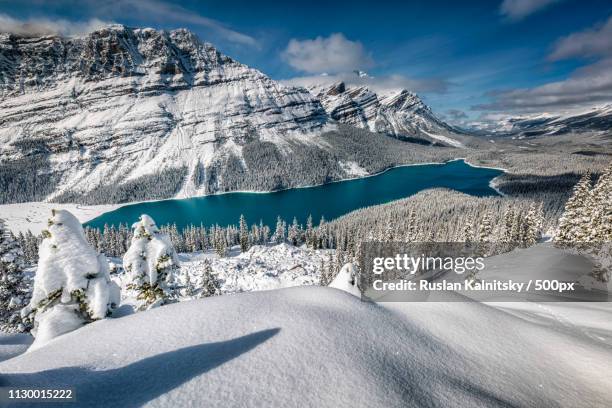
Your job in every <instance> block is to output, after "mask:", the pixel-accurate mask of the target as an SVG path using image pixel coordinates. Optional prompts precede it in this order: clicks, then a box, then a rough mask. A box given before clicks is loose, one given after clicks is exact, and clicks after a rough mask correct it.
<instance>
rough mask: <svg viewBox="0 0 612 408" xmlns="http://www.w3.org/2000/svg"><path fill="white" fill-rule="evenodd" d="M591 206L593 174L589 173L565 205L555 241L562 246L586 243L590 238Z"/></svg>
mask: <svg viewBox="0 0 612 408" xmlns="http://www.w3.org/2000/svg"><path fill="white" fill-rule="evenodd" d="M590 204H591V174H590V173H587V174H585V175H584V176H582V178H581V179H580V181H579V182H578V184H576V186H575V187H574V191H573V192H572V195H571V197H570V198H569V199H568V200H567V202H566V203H565V209H564V211H563V215H562V216H561V218H560V219H559V229H558V233H557V235H556V237H555V241H556V242H557V243H560V244H562V245H570V246H571V245H573V244H576V243H579V242H584V241H585V240H587V239H588V236H589V221H590V214H589V213H590V210H591V208H590Z"/></svg>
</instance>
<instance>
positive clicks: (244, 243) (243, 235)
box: [239, 214, 249, 252]
mask: <svg viewBox="0 0 612 408" xmlns="http://www.w3.org/2000/svg"><path fill="white" fill-rule="evenodd" d="M239 224H240V250H241V251H242V252H246V251H248V250H249V226H248V225H247V222H246V219H245V218H244V215H242V214H241V215H240V221H239Z"/></svg>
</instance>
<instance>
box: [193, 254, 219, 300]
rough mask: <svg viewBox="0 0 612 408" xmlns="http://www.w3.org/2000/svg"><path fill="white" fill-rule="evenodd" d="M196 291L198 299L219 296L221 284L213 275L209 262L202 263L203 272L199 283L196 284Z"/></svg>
mask: <svg viewBox="0 0 612 408" xmlns="http://www.w3.org/2000/svg"><path fill="white" fill-rule="evenodd" d="M198 290H199V294H198V297H200V298H204V297H210V296H216V295H220V294H221V282H219V280H218V279H217V276H216V275H215V274H214V272H213V270H212V266H211V265H210V261H209V260H206V261H205V262H204V270H203V271H202V278H201V281H200V282H198Z"/></svg>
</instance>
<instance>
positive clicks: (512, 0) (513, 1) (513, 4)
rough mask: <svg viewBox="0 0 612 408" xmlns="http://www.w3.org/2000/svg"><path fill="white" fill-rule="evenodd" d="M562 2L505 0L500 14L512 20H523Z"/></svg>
mask: <svg viewBox="0 0 612 408" xmlns="http://www.w3.org/2000/svg"><path fill="white" fill-rule="evenodd" d="M559 1H562V0H504V1H503V2H502V4H501V6H500V7H499V12H500V14H502V15H503V16H505V17H507V18H509V19H510V20H515V21H516V20H521V19H523V18H525V17H527V16H528V15H530V14H533V13H535V12H537V11H540V10H542V9H544V8H546V7H548V6H550V5H551V4H554V3H557V2H559Z"/></svg>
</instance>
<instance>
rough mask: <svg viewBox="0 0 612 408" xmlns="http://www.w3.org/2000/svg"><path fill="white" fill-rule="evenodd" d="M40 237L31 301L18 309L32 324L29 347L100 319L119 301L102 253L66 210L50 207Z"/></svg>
mask: <svg viewBox="0 0 612 408" xmlns="http://www.w3.org/2000/svg"><path fill="white" fill-rule="evenodd" d="M43 236H44V240H43V241H42V243H41V245H40V250H39V251H40V252H39V261H38V269H37V270H36V276H35V278H34V290H33V294H32V299H31V300H30V303H29V304H28V305H27V306H26V307H25V308H24V309H23V310H22V311H21V316H22V317H23V318H24V319H25V320H27V321H28V322H31V323H32V324H33V328H32V335H33V336H34V337H35V341H34V344H33V345H32V347H34V348H37V347H40V346H41V345H43V344H44V343H46V342H47V341H49V340H51V339H52V338H54V337H57V336H59V335H61V334H64V333H67V332H70V331H72V330H75V329H77V328H79V327H81V326H82V325H84V324H86V323H89V322H92V321H94V320H98V319H103V318H105V317H106V316H108V315H109V313H110V311H111V309H112V308H113V307H114V306H115V305H117V304H118V303H119V300H120V296H119V288H118V287H117V285H115V284H114V283H113V282H112V281H111V279H110V276H109V273H108V263H107V260H106V257H105V256H104V255H101V254H98V253H97V252H96V251H95V250H94V249H93V248H92V247H91V245H89V244H88V243H87V241H86V239H85V234H84V233H83V228H82V227H81V224H80V223H79V221H78V220H77V219H76V218H75V217H74V216H73V215H72V214H71V213H69V212H68V211H66V210H59V211H56V210H53V211H52V215H51V218H50V219H49V227H48V229H47V230H46V231H43Z"/></svg>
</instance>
